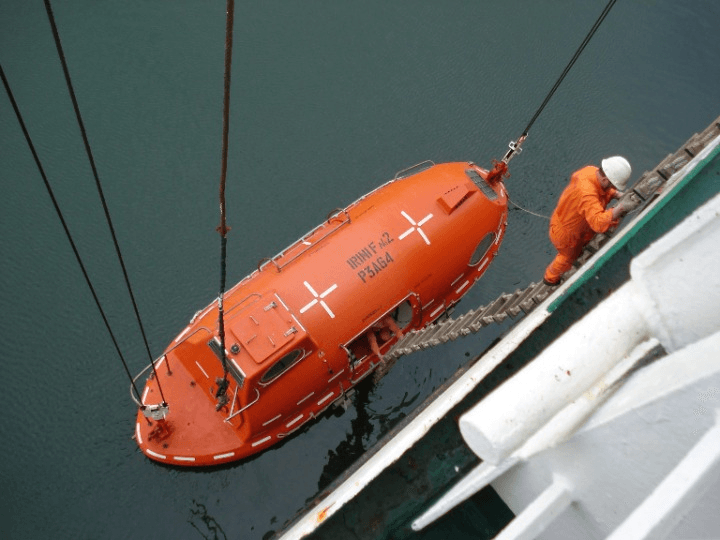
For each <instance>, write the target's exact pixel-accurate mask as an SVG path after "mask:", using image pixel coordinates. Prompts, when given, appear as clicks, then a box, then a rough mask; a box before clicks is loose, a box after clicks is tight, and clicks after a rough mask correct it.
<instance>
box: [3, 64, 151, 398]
mask: <svg viewBox="0 0 720 540" xmlns="http://www.w3.org/2000/svg"><path fill="white" fill-rule="evenodd" d="M0 77H1V78H2V82H3V86H5V91H6V92H7V95H8V97H9V98H10V103H11V104H12V107H13V110H14V111H15V116H16V117H17V120H18V123H19V124H20V129H22V132H23V135H25V141H26V142H27V144H28V147H29V148H30V152H31V153H32V156H33V159H34V160H35V164H36V165H37V168H38V170H39V171H40V176H41V177H42V179H43V182H44V183H45V189H46V190H47V192H48V195H50V200H51V201H52V204H53V206H54V207H55V212H56V213H57V216H58V218H60V223H61V224H62V227H63V229H64V230H65V236H66V237H67V239H68V241H69V242H70V247H71V248H72V251H73V253H74V254H75V259H76V260H77V262H78V264H79V265H80V270H81V271H82V274H83V277H84V278H85V283H87V286H88V288H89V289H90V293H91V294H92V297H93V300H95V305H96V306H97V308H98V311H100V316H101V317H102V320H103V322H104V323H105V328H107V331H108V333H109V334H110V339H111V340H112V342H113V345H114V346H115V350H116V351H117V353H118V356H119V357H120V361H121V362H122V365H123V367H124V368H125V373H127V376H128V378H129V379H130V384H131V385H132V388H133V390H135V394H136V395H137V398H138V400H140V393H139V392H138V389H137V387H136V386H135V381H134V380H133V377H132V374H131V373H130V369H128V365H127V362H126V361H125V357H124V356H123V353H122V351H121V350H120V346H119V345H118V342H117V339H116V338H115V334H114V333H113V331H112V328H111V327H110V322H109V321H108V318H107V316H106V315H105V310H103V307H102V304H101V303H100V299H99V298H98V295H97V293H96V292H95V287H93V284H92V281H91V280H90V276H89V275H88V273H87V270H86V268H85V264H83V261H82V258H81V257H80V252H79V251H78V249H77V246H76V245H75V241H74V240H73V237H72V234H71V233H70V229H69V228H68V225H67V222H66V221H65V217H64V216H63V213H62V211H61V210H60V205H59V204H58V201H57V199H56V198H55V193H54V192H53V190H52V186H50V182H49V180H48V178H47V175H46V174H45V169H44V168H43V166H42V163H41V162H40V157H39V156H38V154H37V151H36V150H35V145H34V144H33V142H32V139H31V138H30V133H29V132H28V130H27V127H26V126H25V121H24V120H23V117H22V114H21V113H20V109H19V107H18V105H17V102H16V101H15V97H14V96H13V93H12V90H11V89H10V84H9V83H8V80H7V78H6V77H5V71H4V70H3V68H2V65H0Z"/></svg>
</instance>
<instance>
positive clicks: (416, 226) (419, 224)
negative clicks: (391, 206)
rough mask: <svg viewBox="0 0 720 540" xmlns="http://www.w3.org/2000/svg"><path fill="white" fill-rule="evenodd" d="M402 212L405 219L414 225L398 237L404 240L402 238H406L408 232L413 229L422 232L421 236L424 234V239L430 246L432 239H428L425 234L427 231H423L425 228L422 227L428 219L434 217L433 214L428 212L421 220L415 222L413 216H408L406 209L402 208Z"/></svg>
mask: <svg viewBox="0 0 720 540" xmlns="http://www.w3.org/2000/svg"><path fill="white" fill-rule="evenodd" d="M400 213H401V214H402V215H403V216H404V217H405V219H407V220H408V221H409V222H410V225H412V227H410V228H409V229H408V230H407V231H405V232H404V233H402V234H401V235H400V236H399V237H398V238H399V239H400V240H402V239H403V238H405V237H406V236H407V235H408V234H410V233H412V232H413V231H417V232H418V233H420V236H422V238H423V240H425V243H426V244H427V245H428V246H429V245H430V240H429V239H428V237H427V236H426V235H425V233H424V232H423V230H422V229H421V228H420V227H422V226H423V225H425V224H426V223H427V222H428V221H430V218H431V217H433V215H432V214H428V215H427V216H425V217H424V218H422V219H421V220H420V221H418V222H417V223H415V220H414V219H413V218H411V217H410V216H408V215H407V214H406V213H405V210H402V211H401V212H400Z"/></svg>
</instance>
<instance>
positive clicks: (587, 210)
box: [544, 165, 618, 283]
mask: <svg viewBox="0 0 720 540" xmlns="http://www.w3.org/2000/svg"><path fill="white" fill-rule="evenodd" d="M597 172H598V168H597V167H594V166H592V165H588V166H587V167H583V168H582V169H580V170H578V171H575V172H574V173H573V175H572V176H571V177H570V184H568V186H567V187H566V188H565V190H564V191H563V192H562V194H561V195H560V200H559V201H558V205H557V208H555V211H554V212H553V214H552V217H551V218H550V241H551V242H552V243H553V245H554V246H555V248H556V249H557V251H558V254H557V256H556V257H555V259H554V260H553V261H552V262H551V263H550V265H549V266H548V267H547V269H546V270H545V276H544V278H545V281H547V282H549V283H557V282H558V281H560V277H561V276H562V275H563V274H564V273H565V272H567V271H568V270H570V268H571V267H572V265H573V262H575V259H577V258H578V256H579V255H580V253H581V252H582V250H583V248H584V247H585V244H587V243H588V242H589V241H590V240H592V238H593V236H595V233H603V232H605V231H607V230H608V229H609V228H610V227H615V226H616V225H617V224H618V220H613V218H612V210H605V207H606V206H607V204H608V203H609V202H610V201H611V200H612V199H613V197H614V196H615V194H616V193H617V190H616V189H615V188H614V187H612V186H609V187H608V189H603V187H602V186H601V185H600V182H599V181H598V178H597Z"/></svg>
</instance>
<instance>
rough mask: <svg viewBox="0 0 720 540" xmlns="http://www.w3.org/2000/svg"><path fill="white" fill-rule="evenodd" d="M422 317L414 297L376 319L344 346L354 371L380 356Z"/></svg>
mask: <svg viewBox="0 0 720 540" xmlns="http://www.w3.org/2000/svg"><path fill="white" fill-rule="evenodd" d="M419 317H420V307H419V302H418V300H417V297H416V296H415V295H412V296H410V297H408V298H407V299H405V300H404V301H402V302H401V303H400V304H398V305H397V306H396V307H395V309H393V310H391V311H389V312H388V313H386V314H385V315H383V316H382V317H379V318H378V319H376V320H375V321H374V322H373V323H372V324H370V325H369V326H367V327H366V328H365V329H364V330H363V331H362V332H360V333H359V334H358V335H357V336H355V338H354V339H353V340H352V341H350V342H349V343H347V344H345V345H342V348H343V349H344V350H345V352H346V353H347V355H348V360H349V362H350V365H351V367H352V368H353V369H355V367H356V366H358V365H359V364H361V363H362V362H363V361H364V360H365V359H366V358H368V357H369V356H372V355H376V356H377V355H378V352H381V351H383V350H386V349H387V348H388V347H389V346H390V345H391V344H392V343H394V342H395V341H397V339H398V334H399V333H401V332H402V333H404V331H405V330H406V329H408V328H409V327H411V326H412V323H413V321H414V320H415V319H419Z"/></svg>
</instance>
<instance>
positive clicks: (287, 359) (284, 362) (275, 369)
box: [260, 349, 305, 384]
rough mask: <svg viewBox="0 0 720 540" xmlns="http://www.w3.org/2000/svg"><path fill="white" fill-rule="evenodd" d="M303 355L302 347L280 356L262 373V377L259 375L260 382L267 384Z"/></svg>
mask: <svg viewBox="0 0 720 540" xmlns="http://www.w3.org/2000/svg"><path fill="white" fill-rule="evenodd" d="M304 356H305V351H304V350H303V349H295V350H294V351H291V352H289V353H287V354H286V355H284V356H283V357H282V358H280V360H278V361H277V362H275V363H274V364H273V365H272V366H271V367H270V369H268V370H267V371H266V372H265V373H263V375H262V377H260V382H261V383H262V384H267V383H269V382H271V381H273V380H274V379H276V378H277V377H279V376H280V375H282V374H283V373H285V372H286V371H287V370H288V369H290V368H291V367H292V366H293V365H295V364H296V363H297V362H298V360H301V359H302V358H303V357H304Z"/></svg>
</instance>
